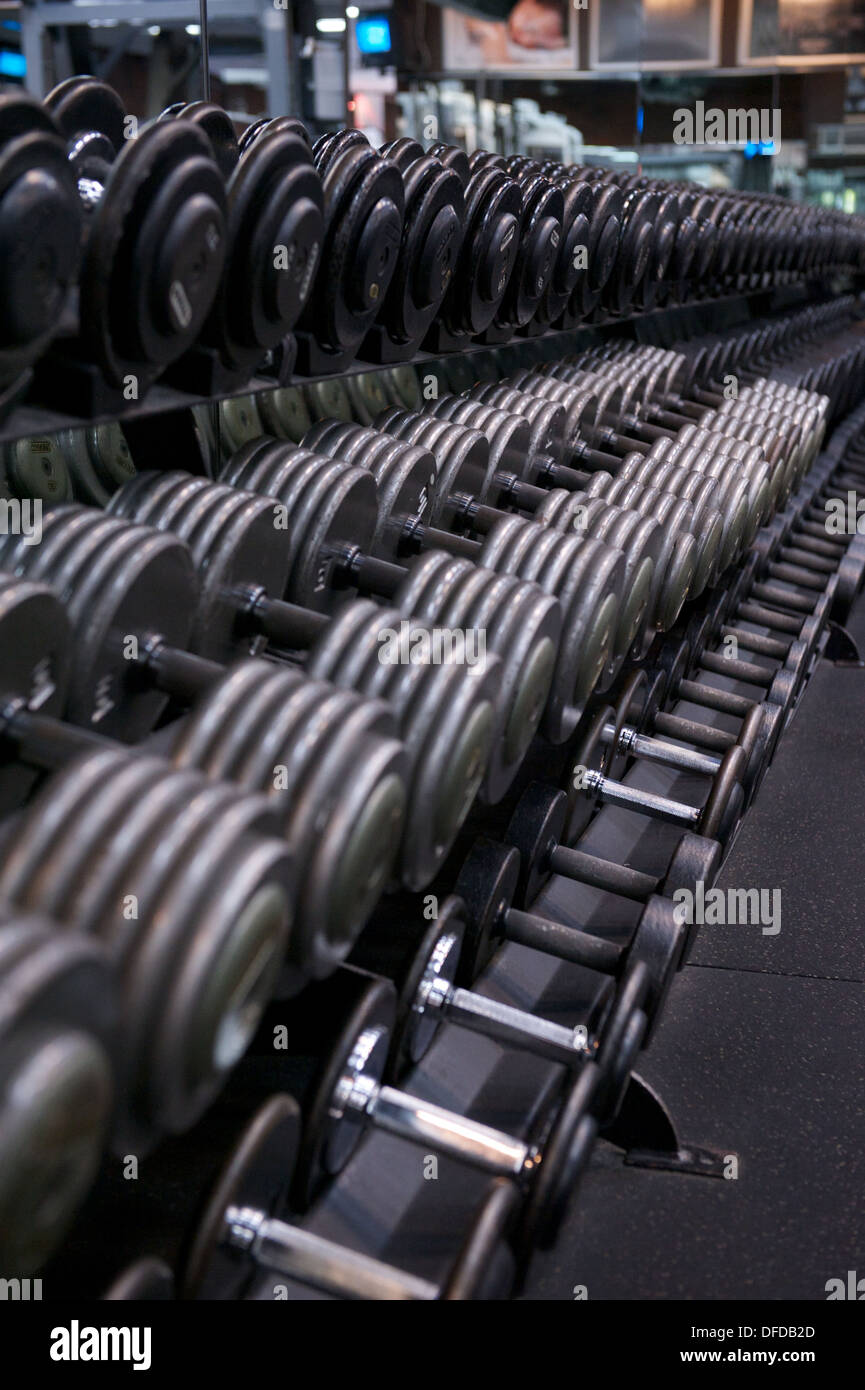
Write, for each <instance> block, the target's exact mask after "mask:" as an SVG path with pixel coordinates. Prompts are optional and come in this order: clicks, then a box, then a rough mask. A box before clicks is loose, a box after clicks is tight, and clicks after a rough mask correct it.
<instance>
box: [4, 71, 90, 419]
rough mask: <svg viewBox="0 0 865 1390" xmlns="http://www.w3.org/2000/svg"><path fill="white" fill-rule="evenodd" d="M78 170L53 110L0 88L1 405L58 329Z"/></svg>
mask: <svg viewBox="0 0 865 1390" xmlns="http://www.w3.org/2000/svg"><path fill="white" fill-rule="evenodd" d="M80 241H81V209H80V205H79V202H78V196H77V191H76V187H75V176H74V174H73V171H72V167H71V165H70V164H69V162H68V160H67V158H66V150H65V147H64V143H63V139H62V137H61V134H60V131H59V129H58V127H57V125H56V124H55V123H54V121H53V119H52V118H51V116H50V115H49V114H48V113H47V112H46V111H45V110H44V108H43V107H41V106H40V105H39V104H38V103H37V102H35V101H32V100H31V99H30V98H29V97H27V96H25V95H24V94H23V93H21V92H4V93H3V94H2V96H0V267H2V270H0V274H2V277H3V279H2V284H0V413H4V414H5V412H6V411H7V410H8V409H9V408H10V406H11V405H12V404H14V402H15V400H16V399H17V398H18V397H19V396H20V395H21V393H22V391H23V389H24V388H25V386H26V385H27V383H28V381H29V373H30V369H31V367H32V365H33V363H34V362H35V361H36V360H37V359H38V358H39V357H41V355H42V353H43V352H44V351H45V349H46V347H47V346H48V344H49V342H50V340H51V338H52V337H53V335H54V334H55V333H56V332H57V331H58V330H59V328H60V326H61V321H62V317H63V312H64V309H65V307H66V304H67V299H68V295H69V291H70V289H71V288H72V285H73V283H74V281H75V278H76V275H77V271H78V264H79V260H80Z"/></svg>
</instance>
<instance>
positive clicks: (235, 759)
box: [0, 508, 406, 981]
mask: <svg viewBox="0 0 865 1390" xmlns="http://www.w3.org/2000/svg"><path fill="white" fill-rule="evenodd" d="M18 540H19V538H16V537H7V538H4V539H3V540H2V541H0V550H2V554H0V567H3V566H5V567H9V568H13V569H17V570H19V572H21V573H22V574H25V575H27V574H32V575H34V576H39V577H41V578H43V579H47V580H48V582H49V583H53V584H55V585H56V586H57V587H58V588H59V589H60V590H62V592H64V594H65V595H66V599H67V605H68V611H69V616H70V618H71V621H72V624H73V626H74V632H75V645H74V648H71V644H70V641H69V636H68V623H67V621H66V619H65V615H64V614H63V612H62V611H60V609H59V603H58V601H57V599H56V598H54V597H53V596H52V595H51V594H50V593H47V592H46V591H45V590H44V589H42V588H41V586H38V585H36V586H34V585H32V584H27V583H20V582H19V583H17V584H16V583H14V582H11V583H10V582H8V580H7V582H6V584H5V585H3V586H2V587H0V599H2V600H3V602H2V605H0V638H2V643H3V652H4V657H5V661H4V670H5V672H6V674H7V678H8V680H9V684H8V685H7V686H6V689H5V695H6V698H5V700H4V706H5V718H4V720H3V737H4V740H5V741H6V743H7V745H8V746H9V748H10V750H14V754H15V756H14V758H7V760H6V762H5V765H3V764H0V800H2V803H3V804H4V805H5V806H6V807H7V808H14V807H16V806H18V805H20V804H21V802H22V801H23V799H24V798H25V797H26V795H27V794H28V792H29V791H30V789H31V787H32V784H33V781H34V776H35V771H34V770H35V769H40V770H43V769H46V768H47V769H53V768H55V767H56V766H58V765H59V764H61V763H62V762H64V761H65V760H66V759H67V758H69V757H71V756H75V755H76V754H77V753H79V752H81V751H82V750H83V749H86V748H89V747H92V746H93V745H94V743H95V744H96V746H97V747H103V746H106V745H107V746H108V747H109V748H111V747H113V745H112V744H111V743H110V740H111V739H114V738H119V739H121V740H122V741H124V742H126V741H128V742H137V741H138V740H139V739H140V738H141V737H142V736H143V735H145V734H146V733H148V732H149V731H150V730H151V729H152V728H153V726H154V724H155V722H156V720H157V718H158V716H159V714H160V713H161V711H162V709H163V707H164V702H165V699H166V693H165V692H166V691H168V692H171V693H172V694H173V695H174V696H176V697H179V698H180V699H182V700H184V701H185V702H186V703H187V704H192V705H193V713H192V714H191V715H190V716H189V717H188V718H187V720H186V721H185V723H184V724H183V725H181V726H180V728H179V731H178V732H177V733H176V735H175V737H174V739H173V743H172V747H171V749H170V750H169V756H170V757H171V758H172V760H173V761H174V762H175V763H176V764H177V765H178V766H185V767H187V768H190V769H193V768H196V769H200V770H201V771H202V772H206V773H207V774H208V775H209V776H210V777H213V778H217V779H220V780H226V781H229V782H238V783H240V785H241V786H242V787H243V788H244V789H246V790H247V791H251V792H252V791H254V792H260V793H263V794H264V795H266V796H268V797H269V798H270V802H271V808H272V810H271V814H272V815H273V817H274V821H275V822H276V818H277V817H278V824H279V825H280V826H281V828H282V831H283V834H284V835H285V838H286V840H287V842H288V843H289V844H290V845H291V848H292V850H293V852H294V856H295V857H296V869H297V871H298V872H297V873H296V874H295V881H294V907H295V925H294V929H293V933H292V939H291V943H290V952H289V962H290V967H291V968H293V969H294V970H295V971H296V972H297V974H298V977H299V979H300V980H301V981H302V980H305V979H306V978H307V976H308V975H309V974H312V975H317V974H320V973H326V972H327V970H329V969H332V968H333V965H334V964H335V963H336V961H338V960H339V959H341V958H342V956H344V955H345V953H346V952H347V950H348V949H349V946H350V944H351V942H352V941H353V939H354V937H355V935H356V934H357V932H358V931H359V930H360V928H361V927H362V925H363V923H364V921H365V919H366V916H367V915H368V914H369V912H370V911H371V909H372V907H373V905H374V903H375V902H376V900H377V898H378V896H379V894H380V893H381V891H382V889H383V888H384V885H385V883H386V882H387V879H388V875H389V873H390V871H391V866H392V865H393V863H394V858H395V854H396V850H397V847H398V844H399V836H400V829H401V826H402V823H403V816H404V807H405V795H406V794H405V762H406V757H405V750H404V748H403V746H402V745H401V743H400V742H398V741H397V737H396V730H395V725H394V721H393V717H392V715H391V714H390V712H389V711H388V710H387V709H386V708H385V707H384V706H383V705H382V704H381V702H379V701H376V700H368V699H363V698H361V697H359V696H358V695H356V694H355V693H354V692H349V691H337V690H335V689H334V688H333V687H332V686H331V685H329V684H325V683H324V682H321V681H315V680H309V679H307V678H306V677H305V676H304V675H303V674H302V673H301V672H300V671H294V670H291V669H290V668H286V667H284V668H280V667H275V666H273V665H272V664H271V663H266V662H260V661H247V662H244V663H242V664H240V665H238V666H236V667H234V668H232V669H229V670H228V671H226V670H225V669H224V668H223V667H222V666H221V665H219V664H217V663H216V662H215V661H213V660H211V659H206V658H202V657H199V656H196V655H193V654H191V653H189V652H187V651H185V650H184V647H185V644H186V641H187V638H188V636H189V631H190V626H191V623H192V617H193V613H194V612H195V610H196V605H197V604H198V602H199V593H198V588H197V585H196V581H195V573H194V570H193V563H192V559H191V556H190V555H189V553H188V552H187V550H186V548H185V547H184V546H183V545H182V544H181V543H180V541H179V540H177V539H175V538H174V537H171V536H167V535H163V534H161V533H159V532H156V531H152V530H151V529H150V528H145V527H138V526H133V525H129V524H128V523H125V522H122V521H118V520H115V519H113V518H110V517H106V516H105V515H104V514H103V513H99V512H92V513H88V512H87V511H86V510H85V509H84V508H72V509H59V508H58V509H56V510H54V511H52V512H49V513H48V514H47V515H46V517H45V526H44V535H43V541H42V544H41V545H40V546H37V547H31V548H26V547H24V546H22V545H19V544H18ZM235 554H236V552H235ZM231 573H232V572H231V569H230V565H229V566H228V567H227V569H226V570H225V571H223V579H225V580H226V583H227V587H229V588H230V585H229V584H228V581H229V580H230V578H231ZM233 573H234V574H235V575H237V574H238V573H239V571H238V570H235V571H233ZM214 578H215V574H214ZM209 601H210V605H211V612H212V613H213V614H214V617H215V620H216V622H217V625H219V624H220V622H221V623H222V632H223V637H222V640H225V636H226V628H225V623H224V614H223V615H222V619H221V618H220V613H221V609H220V604H223V605H224V603H225V602H226V599H225V597H224V595H223V597H222V598H220V596H219V593H218V592H217V594H216V599H215V601H214V595H213V592H211V594H210V599H209ZM204 602H205V605H206V604H207V602H208V598H207V597H205V599H204ZM31 627H33V628H34V629H35V630H31ZM237 650H238V651H239V650H240V647H239V644H238V649H237ZM236 654H237V653H236ZM70 665H71V682H70V681H69V679H68V675H67V673H68V672H69V669H70ZM67 685H68V688H69V693H68V697H67V695H66V688H67ZM64 705H65V710H64ZM64 712H65V713H66V714H67V716H68V717H69V719H70V720H71V721H72V723H71V724H69V725H65V724H61V723H60V722H59V720H58V719H57V718H56V717H52V716H57V715H61V714H63V713H64ZM76 724H77V725H82V726H83V727H82V728H75V727H73V725H76ZM190 775H191V774H190Z"/></svg>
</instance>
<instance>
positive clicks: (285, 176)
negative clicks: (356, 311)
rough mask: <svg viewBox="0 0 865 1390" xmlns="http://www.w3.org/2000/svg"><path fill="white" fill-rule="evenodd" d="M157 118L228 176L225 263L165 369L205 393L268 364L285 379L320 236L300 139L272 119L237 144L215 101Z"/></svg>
mask: <svg viewBox="0 0 865 1390" xmlns="http://www.w3.org/2000/svg"><path fill="white" fill-rule="evenodd" d="M160 120H161V121H163V122H164V121H166V120H168V121H171V122H175V121H176V122H183V123H189V124H192V125H195V126H197V127H198V129H199V130H201V131H203V132H204V133H205V134H206V135H207V137H208V139H209V140H210V142H211V145H212V146H213V151H214V157H215V158H216V160H217V162H218V164H219V167H220V171H221V173H222V176H223V178H224V179H225V182H226V198H227V226H226V253H225V268H224V271H223V274H222V276H221V277H220V281H219V285H218V288H217V292H216V297H215V299H214V302H213V305H212V307H211V309H210V313H209V314H208V316H207V320H206V322H205V324H204V326H203V328H202V331H201V333H200V335H199V337H198V338H197V340H196V343H195V347H194V349H193V350H192V352H191V353H189V354H187V355H186V356H185V357H184V358H183V359H182V361H180V362H178V363H177V364H176V365H175V367H174V368H173V369H172V372H171V373H170V375H171V378H172V380H173V381H175V382H176V383H177V384H181V385H184V386H186V387H187V388H188V389H189V390H194V391H197V392H200V393H202V394H205V395H210V394H212V393H213V392H215V391H219V390H227V389H230V388H231V387H232V386H237V385H240V384H241V383H242V382H243V381H244V380H246V379H247V378H248V377H250V376H252V375H254V374H255V372H256V371H257V370H258V369H260V367H261V366H262V365H263V364H265V363H267V365H269V366H270V367H271V369H272V370H273V372H274V374H275V375H276V376H277V377H279V378H280V379H284V376H285V373H286V372H287V371H288V372H290V371H291V367H292V365H293V361H294V345H293V342H292V340H291V339H290V337H289V335H290V333H291V330H292V328H293V327H294V325H295V323H296V322H297V320H298V318H299V317H300V314H301V312H302V310H303V307H304V305H305V303H306V300H307V298H308V297H309V294H310V291H311V289H312V286H313V283H314V280H315V276H316V273H317V270H318V259H319V255H320V252H321V246H322V240H323V235H324V191H323V189H322V184H321V178H320V176H319V174H318V171H317V170H316V168H315V166H314V164H313V160H312V151H311V150H310V148H309V144H308V142H307V140H306V139H304V138H302V137H301V135H299V134H298V133H297V130H296V124H295V123H294V122H292V121H278V120H275V121H270V122H266V123H264V124H263V125H262V127H261V129H260V130H259V131H258V132H257V133H256V134H255V135H254V138H252V139H248V140H246V141H245V142H244V146H243V149H242V151H241V150H240V149H238V145H237V141H236V139H235V136H234V126H233V123H232V121H231V119H230V117H229V116H228V114H227V113H226V112H225V111H223V110H222V109H221V108H220V107H219V106H216V105H214V104H212V103H210V102H204V101H196V102H192V103H191V104H189V105H188V106H184V105H183V104H180V105H177V106H172V107H170V108H169V109H168V110H167V111H165V112H163V115H162V117H161V118H160Z"/></svg>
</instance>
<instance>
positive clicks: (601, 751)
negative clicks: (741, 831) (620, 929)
mask: <svg viewBox="0 0 865 1390" xmlns="http://www.w3.org/2000/svg"><path fill="white" fill-rule="evenodd" d="M680 690H681V686H680ZM720 693H721V695H722V696H723V695H726V692H720ZM683 698H684V697H683ZM754 703H755V702H754V701H748V706H749V708H750V706H751V705H753V704H754ZM612 717H613V715H612V710H611V709H606V710H603V709H602V710H600V711H599V712H598V713H597V714H596V716H595V717H594V718H593V719H589V720H588V721H587V722H586V724H585V725H584V726H583V728H582V729H581V730H580V732H579V735H578V741H577V743H576V744H575V746H574V747H573V749H572V750H571V757H570V765H569V767H568V769H567V770H566V772H565V777H564V790H565V791H566V793H567V795H568V816H567V823H566V831H565V836H564V838H565V839H566V840H567V841H568V843H570V844H573V842H574V841H575V840H576V839H578V838H579V837H580V835H582V833H583V831H584V830H585V829H586V827H587V826H588V824H589V822H590V821H591V820H592V818H593V816H594V815H595V812H596V809H597V807H598V806H599V805H600V806H604V805H611V806H619V807H621V808H622V809H623V810H629V811H637V812H639V813H640V814H641V815H645V816H649V817H650V818H651V819H653V820H661V821H665V822H667V823H668V824H670V825H678V826H681V828H682V829H683V830H690V831H693V832H694V833H696V834H699V835H702V836H704V837H705V838H706V839H708V840H719V841H720V842H721V843H722V844H725V843H726V842H727V841H728V840H729V839H730V837H731V835H732V834H733V831H734V830H735V828H736V826H737V825H738V823H739V820H740V819H741V816H742V814H743V810H744V801H745V794H744V789H743V785H742V779H743V777H744V776H745V775H746V770H747V766H748V755H747V753H746V750H745V749H744V748H743V747H741V746H739V745H738V744H736V745H733V746H732V747H731V748H728V749H727V751H726V752H725V753H724V755H723V757H722V759H721V763H720V765H719V767H718V770H717V772H716V773H715V774H714V776H713V777H712V781H711V785H710V789H709V793H708V796H707V798H706V801H705V803H704V804H703V806H702V807H700V806H693V805H691V804H690V803H689V802H684V801H676V800H673V799H672V798H670V797H666V796H659V795H657V794H656V793H655V792H649V791H644V790H643V789H641V788H639V787H635V786H631V785H629V784H628V783H626V782H617V781H616V780H615V779H614V778H611V777H609V776H608V775H607V771H606V769H607V764H608V762H609V752H608V748H607V739H606V736H605V733H604V730H605V728H606V727H607V726H608V725H609V724H610V722H611V718H612Z"/></svg>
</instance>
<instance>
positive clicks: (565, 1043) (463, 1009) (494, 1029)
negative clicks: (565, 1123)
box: [428, 986, 591, 1066]
mask: <svg viewBox="0 0 865 1390" xmlns="http://www.w3.org/2000/svg"><path fill="white" fill-rule="evenodd" d="M429 1004H431V1005H432V1006H433V1007H434V1008H438V1009H439V1010H440V1011H441V1012H442V1013H443V1014H444V1015H445V1016H446V1017H447V1019H448V1021H449V1022H451V1023H454V1024H456V1025H457V1026H459V1027H461V1028H467V1029H470V1030H471V1031H472V1032H476V1033H481V1034H483V1036H484V1037H487V1038H493V1039H495V1041H496V1042H500V1043H504V1044H505V1045H510V1046H514V1045H515V1046H517V1047H522V1048H527V1049H529V1050H530V1051H531V1052H532V1054H533V1055H534V1056H536V1057H545V1058H547V1060H548V1061H550V1062H558V1063H563V1064H564V1065H565V1066H573V1065H574V1062H575V1060H576V1059H577V1058H579V1057H581V1056H582V1057H586V1056H588V1055H589V1054H590V1052H591V1048H590V1044H589V1035H588V1030H587V1029H586V1027H585V1025H584V1024H580V1025H578V1026H577V1027H576V1028H566V1027H564V1026H563V1025H562V1024H561V1023H552V1022H551V1021H550V1020H549V1019H546V1018H539V1017H537V1016H536V1015H535V1014H528V1013H526V1012H525V1011H524V1010H522V1009H515V1008H513V1007H512V1006H511V1005H510V1004H501V1003H499V1001H498V1000H497V999H488V998H486V996H484V995H482V994H475V993H474V992H473V991H472V990H468V989H459V988H457V987H454V986H451V987H450V988H449V989H448V990H447V991H444V990H442V991H440V992H438V993H435V992H433V993H431V994H430V995H428V1005H429Z"/></svg>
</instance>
